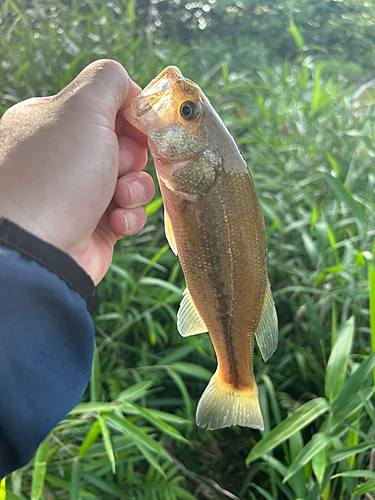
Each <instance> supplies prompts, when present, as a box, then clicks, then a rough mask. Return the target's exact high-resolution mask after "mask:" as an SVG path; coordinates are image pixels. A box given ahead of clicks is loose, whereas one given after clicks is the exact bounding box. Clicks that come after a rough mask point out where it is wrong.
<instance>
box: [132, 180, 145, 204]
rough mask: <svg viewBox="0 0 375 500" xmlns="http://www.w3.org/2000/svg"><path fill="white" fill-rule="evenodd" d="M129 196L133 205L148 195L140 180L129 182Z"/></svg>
mask: <svg viewBox="0 0 375 500" xmlns="http://www.w3.org/2000/svg"><path fill="white" fill-rule="evenodd" d="M128 189H129V197H130V202H131V204H132V205H137V204H138V203H141V202H142V201H143V200H144V199H145V196H146V190H145V188H144V186H143V184H142V183H141V182H139V181H135V180H134V181H130V182H129V184H128Z"/></svg>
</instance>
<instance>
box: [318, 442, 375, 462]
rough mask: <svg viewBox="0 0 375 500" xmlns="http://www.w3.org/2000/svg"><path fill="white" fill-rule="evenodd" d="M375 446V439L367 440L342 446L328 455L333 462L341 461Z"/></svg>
mask: <svg viewBox="0 0 375 500" xmlns="http://www.w3.org/2000/svg"><path fill="white" fill-rule="evenodd" d="M374 446H375V441H366V442H365V443H361V444H358V445H357V446H348V447H346V448H341V450H336V451H333V452H332V453H330V454H329V455H328V461H329V462H330V463H331V464H334V463H337V462H341V460H345V459H346V458H349V457H351V456H352V455H354V454H357V453H362V452H363V451H366V450H368V449H370V448H373V447H374Z"/></svg>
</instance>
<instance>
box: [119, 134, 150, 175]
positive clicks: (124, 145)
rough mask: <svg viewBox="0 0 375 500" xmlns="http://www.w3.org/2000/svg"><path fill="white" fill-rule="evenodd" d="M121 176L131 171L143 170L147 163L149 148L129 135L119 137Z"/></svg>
mask: <svg viewBox="0 0 375 500" xmlns="http://www.w3.org/2000/svg"><path fill="white" fill-rule="evenodd" d="M118 144H119V148H120V153H119V173H118V175H119V177H121V176H122V175H124V174H126V173H127V172H130V171H133V172H134V171H139V170H142V169H143V168H144V167H145V166H146V163H147V150H146V149H145V148H144V147H143V146H141V145H140V144H139V142H136V141H134V140H133V139H129V137H119V138H118Z"/></svg>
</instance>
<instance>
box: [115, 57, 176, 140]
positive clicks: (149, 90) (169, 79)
mask: <svg viewBox="0 0 375 500" xmlns="http://www.w3.org/2000/svg"><path fill="white" fill-rule="evenodd" d="M179 80H184V77H183V76H182V74H181V71H180V70H179V69H178V68H177V67H176V66H168V67H167V68H165V69H164V70H163V71H162V72H161V73H160V74H159V75H158V76H157V77H156V78H155V79H154V80H152V81H151V82H150V83H149V84H148V85H147V87H145V88H144V89H143V90H142V92H141V93H140V94H139V95H138V96H137V97H135V98H134V99H133V100H132V102H131V104H130V106H129V107H128V108H126V109H125V110H123V111H122V114H123V116H124V117H125V118H126V120H128V121H129V122H130V123H131V124H132V125H133V126H134V127H136V128H137V129H139V130H140V131H141V132H143V133H144V134H146V133H147V126H148V124H149V123H151V122H154V121H155V120H157V119H158V118H159V117H161V116H162V115H164V114H165V113H166V112H167V111H168V110H169V109H170V106H171V105H170V99H169V95H170V92H171V90H172V87H173V85H174V84H175V83H176V82H178V81H179Z"/></svg>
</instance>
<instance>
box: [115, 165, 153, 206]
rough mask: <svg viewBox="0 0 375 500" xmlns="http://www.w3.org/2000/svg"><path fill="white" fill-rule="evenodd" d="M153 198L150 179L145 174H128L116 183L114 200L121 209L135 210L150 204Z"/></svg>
mask: <svg viewBox="0 0 375 500" xmlns="http://www.w3.org/2000/svg"><path fill="white" fill-rule="evenodd" d="M154 196H155V185H154V181H153V180H152V177H151V176H150V175H149V174H147V173H146V172H130V173H129V174H126V175H124V176H123V177H121V178H120V179H119V180H118V181H117V185H116V189H115V194H114V199H115V202H116V203H117V205H119V206H120V207H122V208H136V207H140V206H142V205H146V203H150V201H151V200H152V198H153V197H154Z"/></svg>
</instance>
